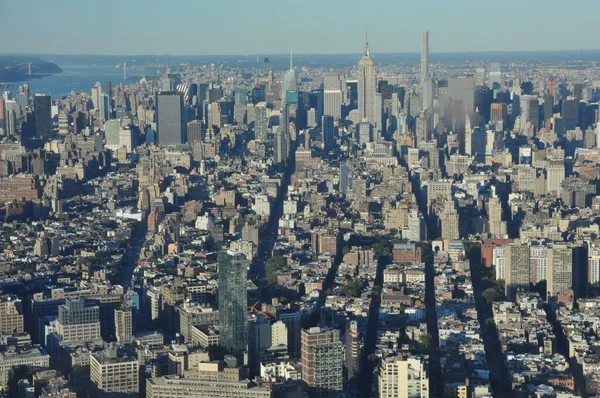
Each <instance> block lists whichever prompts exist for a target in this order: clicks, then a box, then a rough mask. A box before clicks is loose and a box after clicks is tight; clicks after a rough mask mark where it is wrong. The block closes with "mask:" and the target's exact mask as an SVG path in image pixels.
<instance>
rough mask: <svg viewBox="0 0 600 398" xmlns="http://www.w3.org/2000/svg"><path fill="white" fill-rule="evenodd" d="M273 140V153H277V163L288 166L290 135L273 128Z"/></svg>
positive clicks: (282, 130)
mask: <svg viewBox="0 0 600 398" xmlns="http://www.w3.org/2000/svg"><path fill="white" fill-rule="evenodd" d="M273 138H274V145H273V151H274V152H275V159H274V160H275V163H282V164H284V165H285V164H287V159H288V153H289V143H288V141H289V138H288V135H287V133H286V131H285V130H284V129H280V128H278V129H275V127H273Z"/></svg>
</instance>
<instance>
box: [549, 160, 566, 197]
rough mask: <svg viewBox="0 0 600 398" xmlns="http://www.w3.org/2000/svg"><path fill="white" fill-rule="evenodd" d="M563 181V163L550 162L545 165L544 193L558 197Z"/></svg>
mask: <svg viewBox="0 0 600 398" xmlns="http://www.w3.org/2000/svg"><path fill="white" fill-rule="evenodd" d="M564 180H565V164H564V162H563V161H560V160H558V161H551V162H548V164H547V165H546V192H548V193H552V192H554V194H555V195H560V193H561V191H562V183H563V181H564Z"/></svg>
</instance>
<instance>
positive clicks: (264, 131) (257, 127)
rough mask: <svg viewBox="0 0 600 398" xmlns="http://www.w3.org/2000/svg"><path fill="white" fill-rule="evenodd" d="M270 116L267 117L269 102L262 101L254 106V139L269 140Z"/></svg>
mask: <svg viewBox="0 0 600 398" xmlns="http://www.w3.org/2000/svg"><path fill="white" fill-rule="evenodd" d="M268 129H269V118H268V117H267V103H266V102H261V103H259V104H256V105H255V106H254V139H256V140H257V141H261V142H267V140H268V135H269V131H268Z"/></svg>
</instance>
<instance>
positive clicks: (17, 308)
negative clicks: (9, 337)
mask: <svg viewBox="0 0 600 398" xmlns="http://www.w3.org/2000/svg"><path fill="white" fill-rule="evenodd" d="M23 331H24V329H23V303H22V302H21V299H19V298H18V297H17V296H14V295H12V294H6V295H3V296H0V333H6V334H13V333H23Z"/></svg>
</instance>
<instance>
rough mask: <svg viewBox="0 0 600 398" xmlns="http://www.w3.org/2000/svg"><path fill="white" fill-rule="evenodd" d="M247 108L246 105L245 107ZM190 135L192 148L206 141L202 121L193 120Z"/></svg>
mask: <svg viewBox="0 0 600 398" xmlns="http://www.w3.org/2000/svg"><path fill="white" fill-rule="evenodd" d="M244 106H245V105H244ZM187 134H188V145H190V147H192V146H193V145H194V144H195V143H197V142H202V141H204V134H203V132H202V121H201V120H192V121H191V122H189V123H188V124H187Z"/></svg>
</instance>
